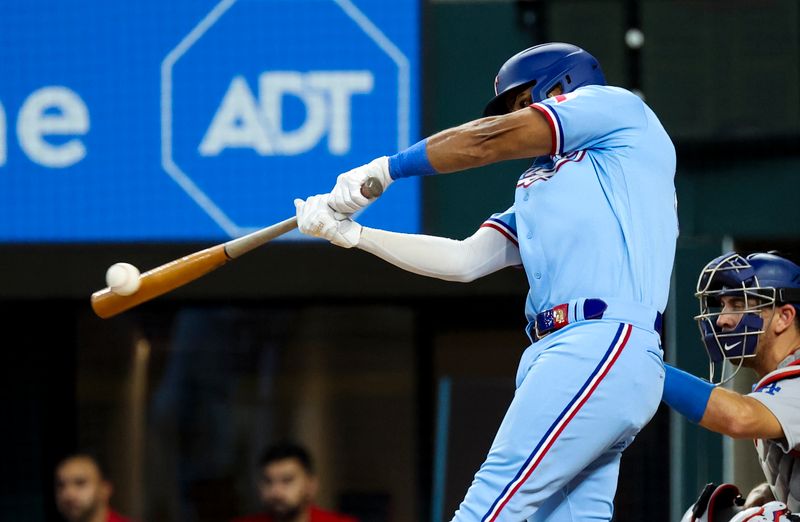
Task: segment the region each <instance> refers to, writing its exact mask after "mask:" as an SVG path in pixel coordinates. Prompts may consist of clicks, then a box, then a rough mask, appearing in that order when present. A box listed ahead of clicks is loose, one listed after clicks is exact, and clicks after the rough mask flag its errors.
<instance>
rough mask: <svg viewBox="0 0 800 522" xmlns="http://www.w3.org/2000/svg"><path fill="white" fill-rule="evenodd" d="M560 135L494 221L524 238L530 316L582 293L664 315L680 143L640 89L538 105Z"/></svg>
mask: <svg viewBox="0 0 800 522" xmlns="http://www.w3.org/2000/svg"><path fill="white" fill-rule="evenodd" d="M531 107H532V108H533V109H536V110H538V111H540V112H541V113H542V114H543V115H544V116H545V118H546V119H547V121H548V123H549V124H550V127H551V131H552V133H553V143H554V150H553V151H551V154H552V157H551V158H537V160H536V161H535V162H534V164H533V166H532V167H531V168H530V169H528V170H527V171H526V172H525V173H524V174H523V175H522V177H520V179H519V181H518V182H517V190H516V194H515V197H514V205H513V206H512V207H511V208H510V209H508V210H507V211H506V212H503V213H500V214H495V215H494V216H492V217H491V218H490V220H489V222H488V223H487V224H492V223H494V224H496V225H498V226H500V227H502V228H503V229H505V230H506V231H507V232H508V233H509V234H512V235H513V237H514V239H515V240H517V241H518V243H519V250H520V255H521V257H522V262H523V265H524V266H525V272H526V273H527V275H528V282H529V284H530V291H529V293H528V299H527V304H526V315H527V316H528V319H529V320H531V319H532V317H533V316H534V315H535V314H536V313H538V312H540V311H542V310H546V309H548V308H552V307H554V306H556V305H559V304H561V303H566V302H568V301H570V300H571V299H575V298H581V297H609V298H619V299H624V300H627V301H632V302H635V303H641V304H644V305H647V306H651V307H653V308H655V309H657V310H658V311H661V312H663V311H664V308H665V307H666V304H667V296H668V292H669V281H670V276H671V272H672V264H673V259H674V255H675V242H676V239H677V236H678V218H677V214H676V208H675V205H676V200H675V187H674V182H673V178H674V174H675V149H674V147H673V145H672V142H671V141H670V139H669V136H667V134H666V132H665V131H664V128H663V127H662V126H661V123H660V122H659V121H658V119H657V118H656V116H655V115H654V114H653V112H652V111H651V110H650V108H649V107H647V105H645V104H644V102H642V100H641V99H639V97H637V96H636V95H635V94H633V93H631V92H629V91H626V90H624V89H620V88H617V87H606V86H594V85H593V86H588V87H582V88H580V89H577V90H576V91H574V92H572V93H570V94H566V95H560V96H556V97H554V98H549V99H547V100H545V101H543V102H540V103H536V104H534V105H532V106H531Z"/></svg>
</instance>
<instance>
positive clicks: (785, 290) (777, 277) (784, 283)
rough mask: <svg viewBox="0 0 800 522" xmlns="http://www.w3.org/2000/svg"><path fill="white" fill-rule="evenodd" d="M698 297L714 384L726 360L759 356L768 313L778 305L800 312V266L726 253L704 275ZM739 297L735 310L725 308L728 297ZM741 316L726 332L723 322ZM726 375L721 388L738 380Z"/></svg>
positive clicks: (779, 259) (771, 257) (773, 257)
mask: <svg viewBox="0 0 800 522" xmlns="http://www.w3.org/2000/svg"><path fill="white" fill-rule="evenodd" d="M695 296H696V297H697V298H698V299H699V300H700V315H698V316H696V317H695V320H696V321H697V323H698V326H699V327H700V336H701V337H702V339H703V344H704V345H705V348H706V351H707V352H708V358H709V361H710V363H711V365H710V378H709V380H710V381H712V382H714V381H715V379H714V376H715V366H716V365H717V364H721V363H723V362H724V361H725V360H729V359H734V360H738V367H737V368H736V371H738V370H739V368H741V365H742V359H743V358H746V357H753V356H754V355H755V354H756V349H757V346H758V338H759V335H761V334H762V333H764V318H763V316H762V312H763V311H765V310H774V309H775V306H776V305H783V304H792V305H793V306H794V307H795V309H797V310H798V312H799V313H800V266H797V265H796V264H795V263H793V262H792V261H789V260H788V259H785V258H783V257H780V256H777V255H775V254H773V253H755V254H750V255H748V256H742V255H741V254H737V253H736V252H729V253H727V254H723V255H721V256H719V257H718V258H716V259H714V260H712V261H711V262H710V263H708V264H707V265H706V266H705V267H704V268H703V270H702V271H701V272H700V277H699V278H698V280H697V292H696V293H695ZM727 296H730V297H737V298H740V302H739V303H738V304H737V306H736V307H735V309H734V310H729V309H723V304H724V303H723V302H722V298H723V297H727ZM723 314H726V315H727V314H736V315H739V319H738V321H737V323H736V326H734V327H730V326H726V327H723V326H721V325H720V324H719V321H718V319H719V317H720V316H721V315H723ZM735 375H736V373H735V372H734V373H733V374H731V375H730V376H727V377H726V376H725V369H724V367H723V369H722V370H721V371H720V378H719V381H718V382H716V384H722V383H724V382H726V381H728V380H730V379H732V378H733V377H734V376H735Z"/></svg>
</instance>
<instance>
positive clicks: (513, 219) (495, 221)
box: [481, 205, 519, 248]
mask: <svg viewBox="0 0 800 522" xmlns="http://www.w3.org/2000/svg"><path fill="white" fill-rule="evenodd" d="M484 227H486V228H493V229H494V230H497V231H498V232H500V233H501V234H503V235H504V236H505V237H506V239H508V240H509V241H511V242H512V243H513V244H514V246H515V247H517V248H519V240H518V239H517V214H516V211H515V210H514V206H513V205H512V206H511V208H509V209H508V210H506V211H505V212H497V213H495V214H492V215H491V217H489V218H488V219H487V220H486V221H484V222H483V224H482V225H481V228H484Z"/></svg>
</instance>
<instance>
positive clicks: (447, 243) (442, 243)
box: [358, 227, 521, 282]
mask: <svg viewBox="0 0 800 522" xmlns="http://www.w3.org/2000/svg"><path fill="white" fill-rule="evenodd" d="M358 248H360V249H362V250H364V251H366V252H369V253H371V254H373V255H376V256H378V257H380V258H381V259H383V260H384V261H388V262H389V263H391V264H393V265H395V266H397V267H399V268H402V269H403V270H407V271H409V272H412V273H415V274H418V275H423V276H427V277H434V278H437V279H444V280H445V281H458V282H469V281H473V280H475V279H477V278H479V277H482V276H484V275H487V274H490V273H492V272H496V271H497V270H500V269H501V268H504V267H507V266H512V265H518V264H520V263H521V261H520V258H519V250H518V249H517V248H516V247H515V246H512V245H510V244H509V243H508V241H507V240H506V239H505V238H504V237H503V236H501V235H500V234H497V233H496V232H495V231H493V230H489V229H480V230H478V232H476V233H475V234H474V235H473V236H471V237H470V238H467V239H465V240H463V241H458V240H455V239H448V238H443V237H435V236H425V235H419V234H401V233H397V232H388V231H385V230H378V229H373V228H368V227H364V228H363V229H362V231H361V238H360V240H359V242H358Z"/></svg>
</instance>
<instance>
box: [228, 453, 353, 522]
mask: <svg viewBox="0 0 800 522" xmlns="http://www.w3.org/2000/svg"><path fill="white" fill-rule="evenodd" d="M258 469H259V477H258V492H259V498H260V500H261V504H262V508H263V511H262V512H261V513H257V514H253V515H249V516H246V517H242V518H237V519H236V520H234V521H233V522H357V520H356V519H355V518H353V517H350V516H347V515H342V514H339V513H333V512H330V511H323V510H322V509H320V508H319V507H317V506H316V505H315V504H314V499H315V496H316V494H317V477H316V475H315V472H314V463H313V462H312V459H311V456H310V455H309V453H308V451H307V450H306V449H305V448H303V447H302V446H299V445H297V444H293V443H281V444H277V445H275V446H271V447H269V448H267V449H266V450H265V451H264V453H263V454H262V456H261V458H260V459H259V461H258Z"/></svg>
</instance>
